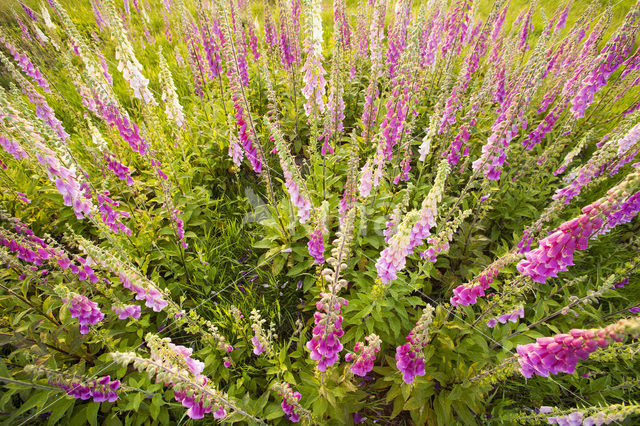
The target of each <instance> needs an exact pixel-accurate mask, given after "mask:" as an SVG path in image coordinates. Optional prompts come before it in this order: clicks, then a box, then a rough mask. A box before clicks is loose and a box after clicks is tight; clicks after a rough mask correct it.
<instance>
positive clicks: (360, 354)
mask: <svg viewBox="0 0 640 426" xmlns="http://www.w3.org/2000/svg"><path fill="white" fill-rule="evenodd" d="M364 339H365V340H366V342H367V343H366V344H364V343H362V342H357V343H356V345H355V346H354V347H353V352H350V353H348V354H347V355H346V356H345V357H344V360H345V361H347V362H352V363H353V364H352V365H351V372H352V373H353V374H355V375H356V376H360V377H364V376H366V375H367V373H369V372H370V371H371V370H373V362H374V361H375V360H376V354H377V353H378V352H380V345H381V343H382V341H381V340H380V338H379V337H378V336H377V335H376V334H370V335H369V336H367V337H365V338H364Z"/></svg>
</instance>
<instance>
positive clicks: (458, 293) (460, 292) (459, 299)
mask: <svg viewBox="0 0 640 426" xmlns="http://www.w3.org/2000/svg"><path fill="white" fill-rule="evenodd" d="M499 272H500V270H499V269H498V268H494V267H490V268H487V269H486V270H485V271H484V272H483V273H482V274H480V275H478V276H477V277H476V278H475V280H474V282H472V283H471V285H464V284H463V285H460V286H458V287H456V288H454V289H453V296H452V297H451V304H452V305H453V306H458V305H463V306H466V305H473V304H475V303H476V301H477V299H478V297H482V296H484V292H485V291H486V290H488V289H489V287H490V286H491V283H492V282H493V280H494V279H495V278H496V277H497V276H498V273H499Z"/></svg>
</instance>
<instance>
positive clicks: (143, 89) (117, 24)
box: [104, 0, 158, 105]
mask: <svg viewBox="0 0 640 426" xmlns="http://www.w3.org/2000/svg"><path fill="white" fill-rule="evenodd" d="M104 5H105V9H106V11H107V14H108V16H109V22H110V23H111V31H112V37H113V40H114V42H115V43H116V59H117V60H118V71H120V72H121V73H122V76H123V77H124V79H125V80H126V81H127V82H128V83H129V86H130V87H131V89H132V90H133V96H134V97H136V98H137V99H140V100H142V101H143V102H144V103H146V104H152V105H158V102H157V101H156V100H155V98H154V96H153V94H152V93H151V91H150V90H149V88H148V85H149V80H148V79H147V78H145V77H144V75H143V74H142V65H141V64H140V62H138V59H137V58H136V55H135V53H134V51H133V47H132V46H131V44H130V43H129V38H128V37H127V32H126V30H125V28H124V26H123V22H122V19H121V18H120V16H119V15H118V13H117V11H116V6H115V3H114V2H113V0H104Z"/></svg>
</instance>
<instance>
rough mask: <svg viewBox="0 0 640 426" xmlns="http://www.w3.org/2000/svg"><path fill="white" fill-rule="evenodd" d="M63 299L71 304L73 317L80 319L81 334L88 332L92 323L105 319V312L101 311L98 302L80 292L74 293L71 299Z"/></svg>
mask: <svg viewBox="0 0 640 426" xmlns="http://www.w3.org/2000/svg"><path fill="white" fill-rule="evenodd" d="M63 301H64V303H66V304H68V305H69V312H71V317H72V318H77V319H78V322H79V323H80V333H81V334H87V333H88V332H89V326H90V325H95V324H98V323H99V322H100V321H102V320H103V319H104V314H103V313H102V312H100V309H99V308H98V304H97V303H95V302H92V301H91V300H89V299H87V298H86V297H84V296H82V295H80V294H72V297H71V298H70V299H64V300H63Z"/></svg>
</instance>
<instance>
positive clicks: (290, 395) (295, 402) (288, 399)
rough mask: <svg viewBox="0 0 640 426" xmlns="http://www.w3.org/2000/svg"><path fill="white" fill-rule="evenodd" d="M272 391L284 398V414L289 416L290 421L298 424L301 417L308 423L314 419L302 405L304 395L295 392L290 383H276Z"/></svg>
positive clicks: (272, 386)
mask: <svg viewBox="0 0 640 426" xmlns="http://www.w3.org/2000/svg"><path fill="white" fill-rule="evenodd" d="M271 389H272V390H273V391H275V392H277V393H278V395H279V396H281V397H282V403H281V404H280V405H281V406H282V411H284V414H285V415H286V416H287V418H288V419H289V421H291V422H293V423H298V422H299V421H300V417H302V418H303V419H305V420H306V421H309V420H312V419H313V415H312V414H311V413H310V412H309V411H308V410H305V409H304V408H303V407H302V406H301V405H300V399H301V398H302V395H301V394H300V392H295V391H293V390H292V389H291V385H290V384H289V383H287V382H276V383H274V384H273V385H271Z"/></svg>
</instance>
